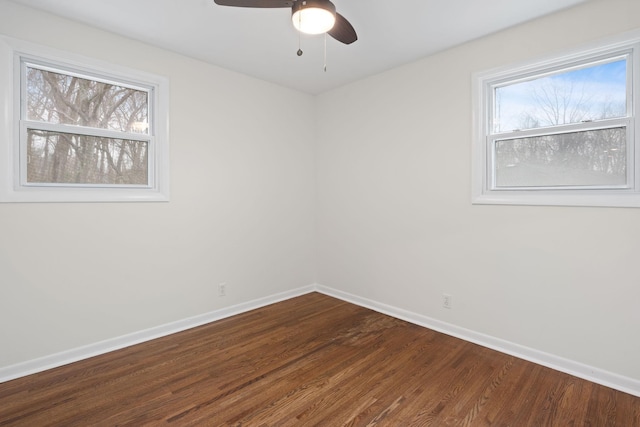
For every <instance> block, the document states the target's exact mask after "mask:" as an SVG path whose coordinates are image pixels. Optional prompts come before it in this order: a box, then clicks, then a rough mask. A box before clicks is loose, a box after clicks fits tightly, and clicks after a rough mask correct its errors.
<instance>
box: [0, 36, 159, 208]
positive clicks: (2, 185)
mask: <svg viewBox="0 0 640 427" xmlns="http://www.w3.org/2000/svg"><path fill="white" fill-rule="evenodd" d="M25 64H34V65H36V66H37V67H38V68H43V69H51V70H54V71H55V72H63V73H64V74H68V75H77V76H80V77H83V78H89V79H91V80H95V81H101V82H109V83H114V84H117V85H120V86H125V87H129V88H133V89H140V90H144V91H146V92H148V94H149V108H148V110H149V113H148V115H149V123H148V125H149V131H148V134H137V133H126V132H118V131H109V130H106V129H87V128H83V129H82V130H77V129H75V127H73V126H67V125H62V124H49V123H43V122H34V121H29V120H26V116H25V114H24V112H25V108H26V107H25V106H24V102H23V98H24V92H23V90H24V83H23V82H22V79H23V76H24V75H25V73H24V67H25ZM0 76H1V77H0V203H2V202H164V201H168V200H169V128H168V126H169V108H168V102H169V83H168V79H167V78H165V77H162V76H158V75H155V74H151V73H147V72H143V71H138V70H132V69H129V68H125V67H121V66H116V65H113V64H109V63H105V62H102V61H99V60H96V59H92V58H87V57H83V56H79V55H75V54H71V53H68V52H62V51H59V50H55V49H52V48H48V47H44V46H41V45H36V44H33V43H28V42H25V41H22V40H17V39H12V38H9V37H4V36H0ZM27 128H30V129H33V128H36V129H43V130H50V131H65V132H68V133H74V134H79V135H93V136H102V137H110V138H124V139H131V140H138V141H144V142H146V143H147V144H148V161H149V163H148V168H149V175H148V184H147V185H104V184H102V185H94V184H55V183H54V184H32V183H27V182H26V162H27V158H26V133H27Z"/></svg>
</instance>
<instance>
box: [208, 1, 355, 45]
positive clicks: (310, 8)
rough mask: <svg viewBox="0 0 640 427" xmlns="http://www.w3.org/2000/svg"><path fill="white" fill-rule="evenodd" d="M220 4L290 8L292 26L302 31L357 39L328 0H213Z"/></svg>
mask: <svg viewBox="0 0 640 427" xmlns="http://www.w3.org/2000/svg"><path fill="white" fill-rule="evenodd" d="M213 1H214V2H215V3H216V4H218V5H220V6H234V7H253V8H277V7H289V8H291V21H292V22H293V26H294V27H295V28H296V29H297V30H298V31H301V32H303V33H307V34H322V33H327V34H329V35H330V36H331V37H333V38H334V39H336V40H338V41H339V42H342V43H344V44H351V43H353V42H355V41H356V40H358V36H357V34H356V30H354V29H353V26H352V25H351V24H350V23H349V21H347V19H346V18H345V17H344V16H342V15H340V14H339V13H337V12H336V7H335V5H334V4H333V3H331V1H329V0H213Z"/></svg>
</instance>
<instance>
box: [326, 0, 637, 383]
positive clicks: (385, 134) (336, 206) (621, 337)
mask: <svg viewBox="0 0 640 427" xmlns="http://www.w3.org/2000/svg"><path fill="white" fill-rule="evenodd" d="M639 27H640V2H638V1H637V0H606V1H604V0H600V1H598V0H594V1H591V2H589V3H587V4H585V5H582V6H579V7H577V8H574V9H570V10H567V11H564V12H561V13H558V14H555V15H552V16H549V17H546V18H543V19H539V20H536V21H534V22H530V23H528V24H525V25H521V26H518V27H515V28H512V29H509V30H507V31H504V32H501V33H498V34H495V35H492V36H489V37H486V38H483V39H481V40H477V41H474V42H472V43H468V44H465V45H462V46H459V47H457V48H454V49H451V50H448V51H445V52H442V53H440V54H437V55H434V56H432V57H428V58H425V59H423V60H421V61H418V62H415V63H412V64H409V65H407V66H403V67H400V68H397V69H395V70H392V71H389V72H387V73H384V74H381V75H377V76H374V77H371V78H368V79H365V80H362V81H360V82H357V83H355V84H352V85H349V86H347V87H344V88H341V89H338V90H335V91H332V92H330V93H326V94H324V95H321V96H320V97H319V100H318V111H319V114H318V118H319V123H322V127H321V128H320V132H319V136H318V154H317V168H318V189H319V202H318V253H319V256H318V282H319V283H320V284H322V285H325V286H329V287H332V288H335V289H339V290H341V291H344V292H348V293H351V294H354V295H357V296H360V297H362V298H368V299H371V300H374V301H378V302H382V303H385V304H389V305H391V306H394V307H397V308H400V309H405V310H408V311H410V312H413V313H418V314H420V315H423V316H428V317H430V318H433V319H436V320H439V321H443V322H449V323H451V324H453V325H456V326H459V327H462V328H468V329H470V330H472V331H475V332H478V333H482V334H487V335H490V336H492V337H496V338H499V339H503V340H507V341H509V342H511V343H515V344H518V345H522V346H526V347H530V348H533V349H536V350H537V351H540V352H547V353H550V354H553V355H556V356H560V357H564V358H568V359H571V360H573V361H575V362H581V363H584V364H587V365H590V366H593V367H597V368H598V369H602V370H605V371H610V372H613V373H617V374H621V375H623V376H627V377H630V378H633V379H636V380H640V364H639V363H638V360H640V340H639V339H638V331H640V309H639V303H640V280H639V279H638V277H639V276H638V270H637V269H636V268H637V265H638V262H637V259H638V254H640V210H639V209H623V208H618V209H613V208H584V207H581V208H563V207H525V206H479V205H471V175H470V172H471V144H472V141H471V135H472V130H471V121H472V120H471V118H472V109H471V76H472V73H474V72H478V71H483V70H486V69H490V68H495V67H500V66H504V65H508V64H510V63H514V62H518V61H522V60H525V59H533V58H536V57H541V56H546V55H549V54H551V53H553V52H555V51H557V50H560V49H563V48H574V47H576V46H578V45H580V44H583V43H586V42H589V41H592V40H597V39H599V38H602V37H606V36H608V35H613V34H618V33H620V32H624V31H627V30H631V29H636V28H639ZM443 292H446V293H449V294H451V295H453V309H451V310H447V309H444V308H442V298H441V294H442V293H443Z"/></svg>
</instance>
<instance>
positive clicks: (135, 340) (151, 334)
mask: <svg viewBox="0 0 640 427" xmlns="http://www.w3.org/2000/svg"><path fill="white" fill-rule="evenodd" d="M314 290H315V286H314V285H309V286H305V287H302V288H298V289H294V290H291V291H287V292H282V293H279V294H275V295H270V296H268V297H264V298H259V299H255V300H252V301H248V302H245V303H242V304H238V305H234V306H231V307H226V308H222V309H220V310H214V311H211V312H209V313H204V314H201V315H198V316H193V317H189V318H187V319H182V320H178V321H176V322H171V323H167V324H164V325H160V326H156V327H153V328H149V329H145V330H142V331H138V332H133V333H131V334H127V335H123V336H120V337H115V338H111V339H107V340H104V341H100V342H96V343H93V344H89V345H85V346H82V347H77V348H74V349H71V350H66V351H62V352H60V353H56V354H51V355H48V356H44V357H40V358H38V359H33V360H28V361H26V362H21V363H17V364H15V365H10V366H7V367H4V368H0V383H3V382H5V381H9V380H13V379H16V378H20V377H24V376H27V375H31V374H35V373H37V372H42V371H45V370H47V369H52V368H56V367H58V366H63V365H68V364H69V363H73V362H77V361H79V360H83V359H88V358H90V357H94V356H98V355H100V354H105V353H108V352H110V351H115V350H119V349H121V348H125V347H129V346H132V345H135V344H140V343H142V342H145V341H150V340H153V339H156V338H160V337H164V336H167V335H171V334H175V333H176V332H181V331H184V330H187V329H191V328H195V327H196V326H201V325H204V324H207V323H211V322H215V321H216V320H221V319H225V318H227V317H231V316H235V315H236V314H241V313H245V312H247V311H251V310H255V309H256V308H260V307H264V306H266V305H270V304H274V303H276V302H280V301H284V300H287V299H291V298H294V297H297V296H300V295H304V294H307V293H309V292H313V291H314Z"/></svg>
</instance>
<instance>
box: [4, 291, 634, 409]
mask: <svg viewBox="0 0 640 427" xmlns="http://www.w3.org/2000/svg"><path fill="white" fill-rule="evenodd" d="M314 291H316V292H320V293H322V294H325V295H329V296H331V297H334V298H338V299H341V300H343V301H347V302H350V303H352V304H356V305H359V306H361V307H366V308H369V309H372V310H375V311H377V312H380V313H384V314H387V315H389V316H393V317H395V318H398V319H402V320H405V321H407V322H410V323H413V324H415V325H419V326H423V327H425V328H429V329H433V330H434V331H438V332H442V333H444V334H447V335H450V336H453V337H456V338H460V339H463V340H465V341H469V342H472V343H475V344H478V345H481V346H483V347H487V348H491V349H493V350H496V351H499V352H501V353H506V354H509V355H512V356H515V357H518V358H520V359H524V360H528V361H530V362H533V363H537V364H539V365H543V366H546V367H548V368H551V369H555V370H557V371H560V372H565V373H567V374H570V375H573V376H576V377H578V378H583V379H585V380H588V381H592V382H594V383H597V384H602V385H604V386H607V387H611V388H613V389H616V390H620V391H623V392H625V393H629V394H632V395H634V396H638V397H640V381H638V380H635V379H633V378H629V377H625V376H622V375H618V374H615V373H612V372H608V371H605V370H603V369H599V368H595V367H592V366H589V365H585V364H582V363H579V362H575V361H573V360H569V359H565V358H562V357H559V356H555V355H553V354H549V353H545V352H542V351H539V350H536V349H532V348H529V347H525V346H522V345H519V344H515V343H512V342H509V341H506V340H502V339H500V338H496V337H492V336H489V335H485V334H481V333H479V332H475V331H472V330H470V329H466V328H461V327H459V326H456V325H452V324H450V323H446V322H442V321H440V320H437V319H433V318H431V317H427V316H423V315H421V314H417V313H413V312H410V311H407V310H404V309H401V308H397V307H393V306H391V305H388V304H384V303H381V302H377V301H373V300H370V299H367V298H362V297H359V296H356V295H352V294H349V293H347V292H342V291H339V290H336V289H332V288H329V287H326V286H322V285H318V284H316V285H309V286H305V287H302V288H298V289H294V290H291V291H287V292H282V293H279V294H275V295H271V296H268V297H264V298H259V299H256V300H252V301H248V302H246V303H242V304H238V305H234V306H231V307H226V308H222V309H220V310H215V311H212V312H209V313H204V314H201V315H198V316H194V317H189V318H187V319H182V320H178V321H176V322H171V323H167V324H164V325H160V326H156V327H153V328H149V329H145V330H142V331H138V332H134V333H131V334H127V335H123V336H120V337H115V338H112V339H108V340H105V341H100V342H97V343H93V344H89V345H86V346H82V347H78V348H74V349H70V350H67V351H63V352H60V353H56V354H52V355H49V356H44V357H41V358H38V359H33V360H28V361H26V362H21V363H17V364H15V365H10V366H7V367H4V368H0V383H2V382H5V381H9V380H12V379H15V378H20V377H24V376H27V375H31V374H34V373H37V372H42V371H45V370H47V369H52V368H56V367H58V366H63V365H67V364H69V363H73V362H77V361H79V360H83V359H88V358H90V357H94V356H98V355H100V354H105V353H108V352H110V351H115V350H119V349H121V348H125V347H129V346H132V345H135V344H140V343H142V342H145V341H150V340H153V339H156V338H160V337H164V336H167V335H171V334H174V333H176V332H181V331H184V330H187V329H191V328H194V327H197V326H201V325H204V324H207V323H211V322H215V321H216V320H221V319H225V318H227V317H231V316H235V315H237V314H241V313H245V312H247V311H251V310H255V309H257V308H260V307H264V306H267V305H270V304H274V303H276V302H280V301H284V300H287V299H291V298H294V297H297V296H300V295H304V294H307V293H310V292H314Z"/></svg>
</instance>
